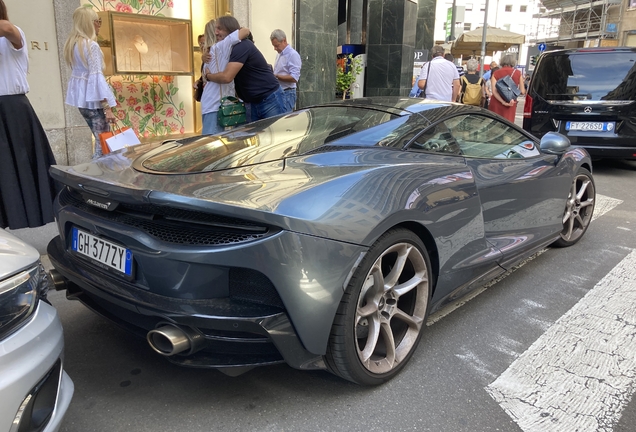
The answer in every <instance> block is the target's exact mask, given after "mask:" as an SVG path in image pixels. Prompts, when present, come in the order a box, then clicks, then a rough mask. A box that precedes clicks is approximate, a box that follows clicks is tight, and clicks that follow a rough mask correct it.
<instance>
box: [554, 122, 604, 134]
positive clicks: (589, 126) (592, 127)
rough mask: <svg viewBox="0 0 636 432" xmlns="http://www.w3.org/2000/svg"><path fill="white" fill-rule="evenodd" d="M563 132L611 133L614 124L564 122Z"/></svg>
mask: <svg viewBox="0 0 636 432" xmlns="http://www.w3.org/2000/svg"><path fill="white" fill-rule="evenodd" d="M565 130H573V131H574V130H576V131H592V132H611V131H612V130H614V122H566V123H565Z"/></svg>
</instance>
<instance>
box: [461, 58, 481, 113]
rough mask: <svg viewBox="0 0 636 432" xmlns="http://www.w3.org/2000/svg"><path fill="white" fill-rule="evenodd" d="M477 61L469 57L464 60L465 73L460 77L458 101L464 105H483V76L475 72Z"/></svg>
mask: <svg viewBox="0 0 636 432" xmlns="http://www.w3.org/2000/svg"><path fill="white" fill-rule="evenodd" d="M478 66H479V62H478V61H477V60H475V59H470V60H468V61H467V62H466V70H467V72H466V74H465V75H464V76H462V77H461V79H460V82H461V85H462V89H461V99H460V102H461V103H463V104H464V105H474V106H480V107H483V106H484V101H485V100H486V86H485V81H484V79H483V78H481V77H480V76H479V74H478V73H477V67H478Z"/></svg>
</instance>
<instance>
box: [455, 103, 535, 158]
mask: <svg viewBox="0 0 636 432" xmlns="http://www.w3.org/2000/svg"><path fill="white" fill-rule="evenodd" d="M444 124H445V125H446V127H447V128H448V130H449V131H450V133H451V134H452V136H453V138H454V139H455V141H456V142H457V144H458V145H459V148H460V149H461V152H462V155H464V156H466V157H478V158H494V159H523V158H529V157H534V156H539V154H540V152H539V149H538V148H537V146H536V145H535V144H534V141H532V140H531V139H529V138H528V137H527V136H525V135H524V134H522V133H521V132H519V131H517V130H515V129H514V128H513V127H511V126H509V125H507V124H506V123H504V122H502V121H500V120H497V119H495V118H492V117H487V116H483V115H477V114H470V115H463V116H457V117H452V118H450V119H447V120H445V121H444Z"/></svg>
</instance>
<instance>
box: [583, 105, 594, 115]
mask: <svg viewBox="0 0 636 432" xmlns="http://www.w3.org/2000/svg"><path fill="white" fill-rule="evenodd" d="M583 112H584V113H588V114H589V113H591V112H592V107H591V106H586V107H585V108H583Z"/></svg>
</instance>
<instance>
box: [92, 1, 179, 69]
mask: <svg viewBox="0 0 636 432" xmlns="http://www.w3.org/2000/svg"><path fill="white" fill-rule="evenodd" d="M99 15H100V16H101V17H102V21H103V22H104V23H105V24H106V25H104V26H103V27H102V32H101V33H100V36H101V37H100V40H99V43H100V46H101V47H102V51H103V52H104V58H105V63H106V70H105V73H106V74H107V75H118V74H129V73H135V74H146V73H147V74H163V75H191V74H192V48H191V47H192V41H191V34H192V31H191V27H190V22H189V21H187V20H181V19H173V18H164V17H153V16H147V15H132V14H125V13H116V12H110V11H108V12H100V13H99ZM107 56H109V57H110V58H108V59H107V58H106V57H107Z"/></svg>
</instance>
